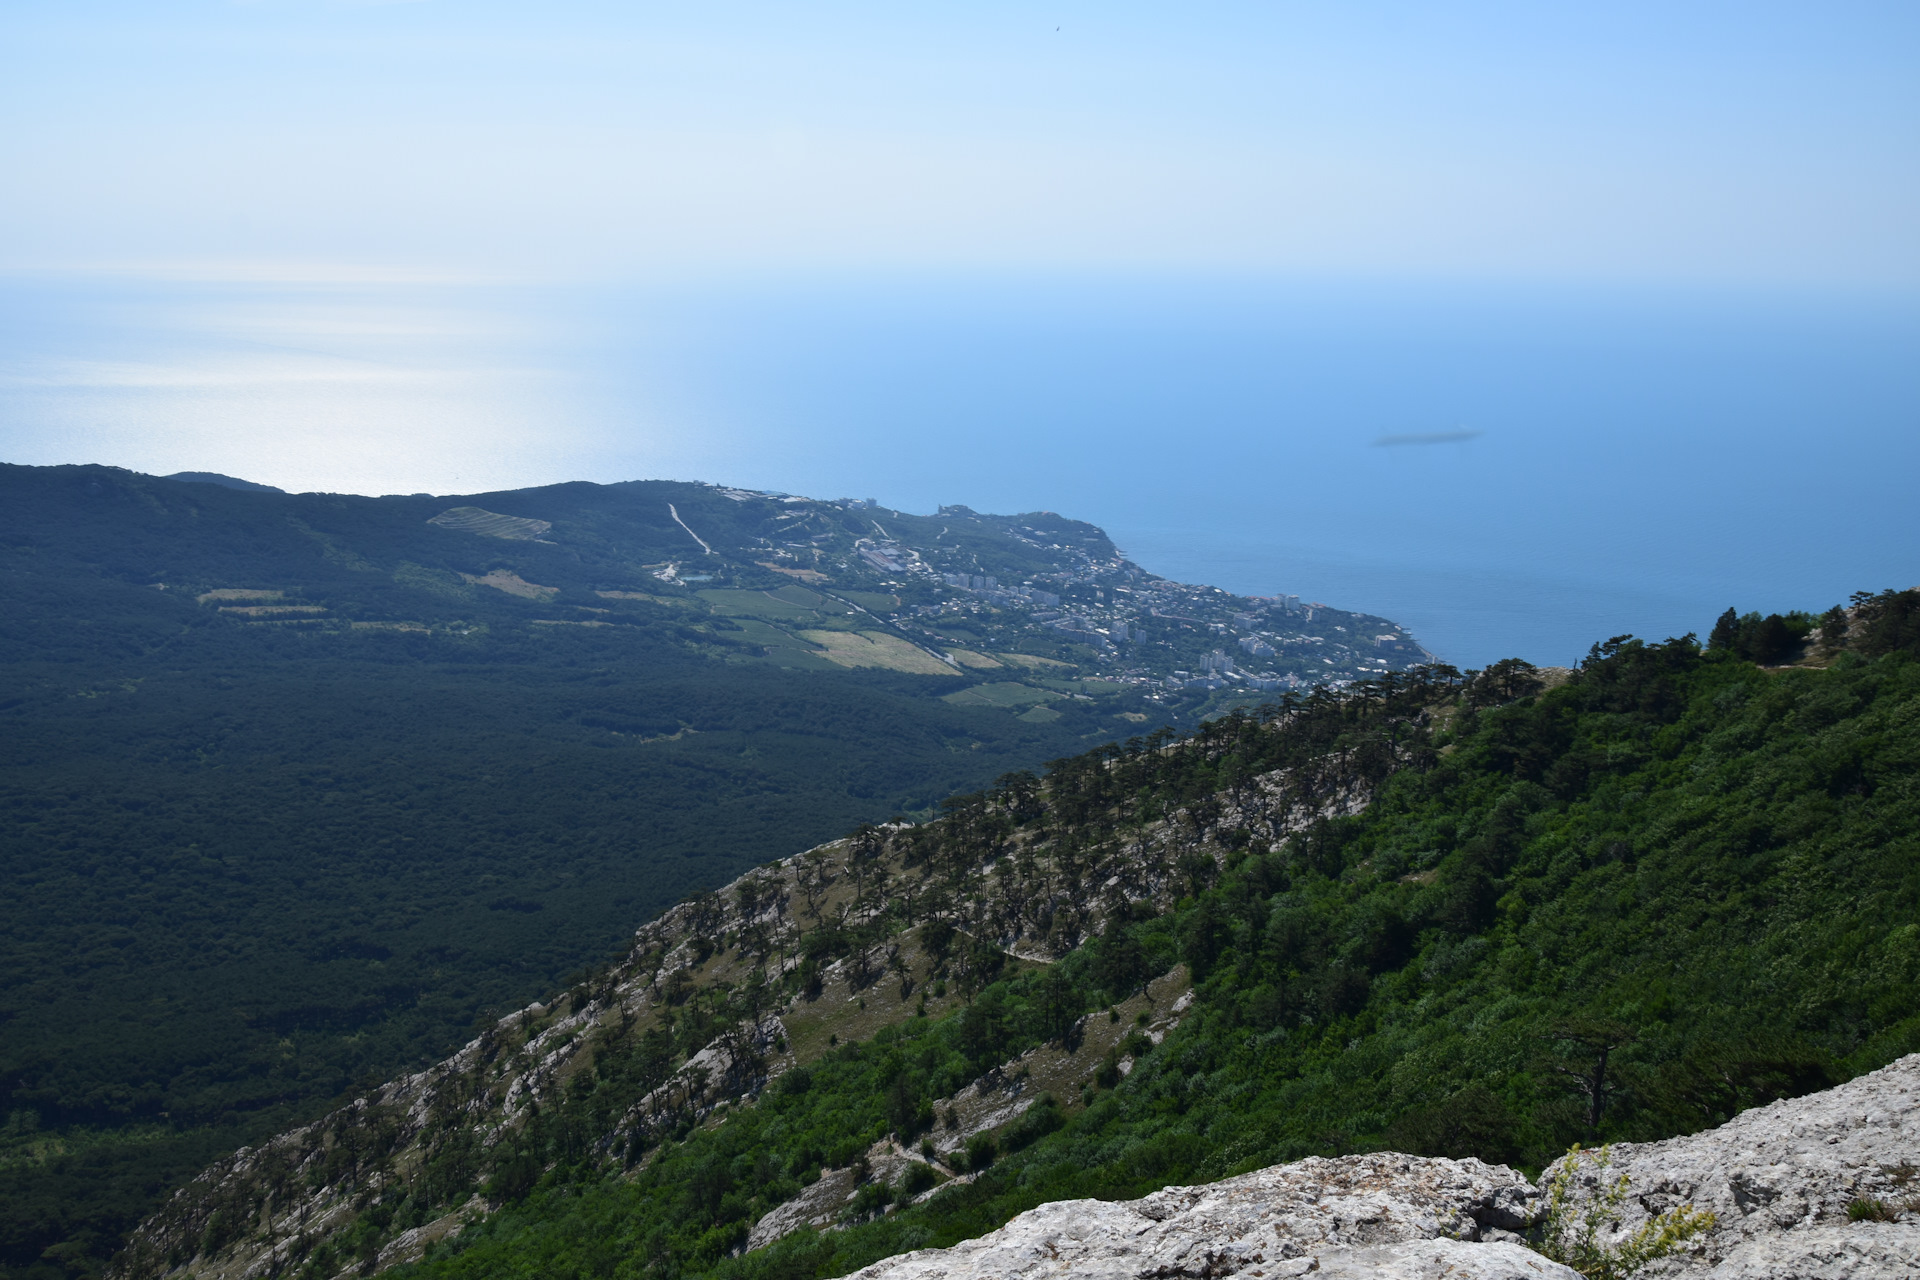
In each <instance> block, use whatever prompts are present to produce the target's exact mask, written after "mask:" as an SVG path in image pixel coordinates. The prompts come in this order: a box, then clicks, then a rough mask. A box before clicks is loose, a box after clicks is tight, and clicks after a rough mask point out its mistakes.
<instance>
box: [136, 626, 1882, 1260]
mask: <svg viewBox="0 0 1920 1280" xmlns="http://www.w3.org/2000/svg"><path fill="white" fill-rule="evenodd" d="M1916 620H1920V593H1915V592H1902V593H1895V592H1887V593H1882V594H1881V595H1879V596H1862V597H1856V600H1855V603H1854V607H1853V608H1852V609H1851V610H1837V611H1834V612H1830V613H1829V614H1828V615H1827V616H1826V617H1825V618H1824V619H1823V620H1821V621H1822V625H1821V626H1820V628H1819V630H1818V631H1817V632H1816V631H1814V630H1813V629H1812V628H1810V627H1803V628H1800V629H1799V632H1798V640H1797V643H1796V646H1795V648H1794V651H1793V652H1791V653H1788V654H1785V655H1778V656H1785V657H1788V658H1793V657H1799V658H1800V659H1801V660H1802V661H1801V663H1800V665H1795V666H1788V667H1772V668H1765V667H1761V666H1758V665H1756V664H1755V663H1754V662H1752V661H1750V660H1749V658H1748V657H1746V656H1743V655H1742V652H1741V651H1739V650H1738V648H1737V647H1736V641H1737V638H1738V636H1739V634H1740V623H1741V619H1740V618H1739V617H1738V616H1737V615H1736V616H1735V619H1734V626H1733V627H1732V628H1731V629H1730V630H1729V631H1726V632H1723V633H1722V635H1720V636H1719V637H1717V642H1716V643H1714V644H1713V645H1712V646H1710V647H1709V648H1707V649H1705V650H1703V649H1702V647H1701V646H1700V645H1699V644H1698V643H1697V642H1696V641H1695V640H1693V639H1692V638H1691V637H1688V638H1682V639H1678V640H1669V641H1666V642H1664V643H1646V642H1642V641H1639V640H1633V639H1628V638H1625V637H1621V638H1616V639H1614V640H1611V641H1608V642H1607V643H1606V644H1604V645H1599V646H1596V647H1595V649H1594V651H1593V652H1592V654H1591V655H1590V656H1589V657H1588V659H1587V660H1586V661H1585V662H1584V663H1582V664H1581V665H1580V667H1579V668H1578V670H1576V671H1573V672H1571V673H1550V672H1538V671H1535V670H1534V669H1532V668H1530V667H1528V666H1527V665H1526V664H1524V663H1519V662H1508V663H1502V664H1498V665H1497V666H1496V667H1494V668H1492V669H1490V670H1488V671H1486V672H1482V673H1479V674H1476V675H1471V676H1463V675H1461V674H1459V673H1455V672H1451V671H1449V670H1446V669H1444V668H1435V667H1429V668H1425V669H1423V670H1421V671H1419V672H1416V673H1413V674H1411V675H1406V676H1388V677H1385V678H1382V679H1379V680H1376V681H1371V682H1368V683H1366V684H1364V685H1359V686H1355V687H1354V688H1351V689H1349V690H1346V691H1344V692H1341V693H1331V692H1322V693H1316V694H1314V695H1311V696H1308V697H1304V698H1303V697H1297V696H1296V697H1289V698H1287V699H1284V700H1282V701H1281V702H1279V703H1277V704H1274V705H1272V706H1270V707H1268V708H1266V709H1264V710H1262V711H1260V712H1258V713H1246V712H1240V713H1235V714H1231V715H1228V716H1225V717H1222V718H1219V719H1216V720H1213V721H1211V722H1210V723H1208V724H1206V725H1205V726H1204V727H1203V728H1201V729H1199V730H1198V731H1197V732H1195V733H1194V734H1193V735H1192V736H1190V737H1187V738H1185V739H1174V738H1172V737H1171V736H1170V735H1165V734H1156V735H1153V736H1151V737H1147V738H1139V739H1133V740H1130V741H1128V742H1126V743H1124V744H1117V745H1114V746H1109V747H1102V748H1099V749H1096V750H1095V751H1093V752H1091V753H1085V754H1081V755H1078V756H1074V757H1069V758H1064V759H1060V760H1057V761H1055V762H1054V763H1053V764H1052V765H1051V766H1050V767H1049V769H1048V771H1047V773H1046V775H1045V777H1044V778H1043V779H1042V778H1036V777H1033V776H1031V775H1025V774H1020V773H1015V774H1011V775H1008V776H1006V777H1004V778H1002V779H1001V780H1000V781H999V782H998V783H996V785H995V786H994V787H993V788H991V789H989V790H987V791H985V792H980V793H973V794H966V795H961V796H957V797H955V798H953V799H952V800H950V801H948V802H947V803H946V805H945V806H944V809H945V815H944V816H943V817H942V818H940V819H938V820H937V821H933V822H929V823H922V824H919V825H894V826H888V827H884V828H873V827H866V828H862V829H860V830H858V831H856V832H855V833H854V834H853V835H852V836H851V837H849V838H848V839H846V840H844V841H841V842H838V843H836V844H835V845H832V846H829V847H827V848H824V849H821V850H817V851H815V852H814V853H812V854H809V855H807V856H806V857H803V858H799V859H793V860H789V861H787V862H783V863H780V864H777V865H775V866H772V867H769V868H766V869H763V870H761V871H758V872H755V873H753V874H751V875H749V876H748V877H745V878H743V879H742V880H741V881H739V882H737V883H736V885H734V886H733V887H732V888H731V889H729V891H728V892H726V893H725V894H722V895H718V896H711V897H706V898H701V899H697V900H695V901H692V902H689V903H687V904H684V905H683V906H681V907H679V908H676V910H675V911H673V912H671V913H669V914H668V915H667V916H665V917H663V918H662V919H661V920H660V921H658V922H656V923H654V924H652V925H649V926H648V927H647V928H645V929H643V930H642V931H641V933H640V935H639V936H638V938H637V939H636V943H635V946H634V948H633V950H632V951H631V953H630V954H629V955H628V956H627V957H626V958H625V959H624V960H622V961H621V962H620V963H618V964H616V965H614V966H613V967H611V968H609V969H607V970H605V971H603V972H601V973H598V974H596V975H593V976H591V977H590V978H588V979H586V980H584V981H582V982H580V983H579V984H577V985H575V986H574V987H573V988H572V989H571V990H570V991H568V992H567V993H566V994H565V995H564V996H562V997H559V998H557V999H554V1000H553V1001H551V1002H549V1003H547V1004H543V1005H537V1006H533V1007H531V1008H529V1009H527V1010H525V1011H524V1012H522V1013H521V1014H519V1015H516V1016H514V1017H510V1018H507V1019H504V1020H502V1021H501V1022H500V1023H498V1024H497V1025H495V1026H494V1027H492V1028H490V1029H489V1030H488V1031H487V1032H486V1033H485V1034H484V1035H483V1036H482V1037H481V1038H480V1039H478V1040H476V1041H475V1042H473V1043H472V1044H471V1045H469V1046H468V1048H467V1049H466V1050H465V1051H463V1052H462V1054H460V1055H459V1056H457V1057H456V1058H454V1059H451V1060H449V1061H448V1062H446V1063H444V1064H442V1065H441V1066H439V1067H436V1068H434V1069H433V1070H431V1071H428V1072H424V1073H421V1074H419V1075H416V1076H413V1077H410V1078H408V1079H406V1080H403V1081H397V1082H395V1083H393V1084H391V1085H389V1086H386V1087H384V1088H382V1089H379V1090H373V1091H369V1092H368V1093H367V1094H366V1095H365V1097H364V1098H363V1099H362V1100H360V1101H359V1102H357V1103H356V1104H354V1106H353V1107H351V1108H349V1109H347V1110H344V1111H342V1112H340V1113H338V1114H337V1115H335V1116H334V1117H332V1118H330V1119H328V1120H326V1121H324V1122H322V1123H321V1124H318V1125H316V1126H312V1127H310V1128H307V1129H303V1130H300V1131H298V1132H294V1133H290V1134H288V1135H285V1136H284V1137H283V1138H281V1139H279V1140H276V1141H275V1142H274V1143H272V1144H269V1145H267V1146H265V1147H263V1148H261V1149H259V1150H257V1151H254V1152H251V1153H248V1154H247V1155H246V1156H244V1157H242V1158H240V1159H238V1160H236V1161H232V1162H228V1163H225V1164H222V1165H221V1166H219V1167H218V1168H216V1169H215V1170H213V1171H212V1172H210V1173H209V1174H208V1175H207V1177H205V1178H204V1179H202V1180H201V1181H200V1182H197V1183H196V1184H195V1185H194V1186H193V1187H192V1188H190V1189H189V1190H188V1191H187V1192H185V1193H183V1194H182V1195H181V1196H180V1197H178V1198H176V1199H175V1200H174V1201H173V1202H172V1204H170V1206H169V1207H168V1209H167V1211H166V1212H165V1213H164V1214H162V1215H161V1216H160V1217H158V1218H156V1219H155V1220H154V1221H153V1222H152V1223H150V1224H149V1225H148V1227H147V1228H145V1229H144V1230H143V1232H142V1233H141V1235H140V1236H139V1237H138V1238H137V1240H136V1244H135V1247H134V1248H133V1249H132V1250H131V1251H130V1252H129V1253H128V1254H127V1255H126V1257H125V1258H124V1259H123V1261H122V1264H121V1265H122V1267H123V1268H124V1270H125V1272H126V1273H127V1274H130V1275H138V1276H143V1277H144V1276H150V1275H158V1274H161V1273H162V1272H164V1271H166V1270H168V1269H169V1268H171V1267H176V1266H180V1265H188V1264H190V1265H191V1267H192V1269H193V1270H194V1271H195V1272H196V1273H200V1274H219V1273H223V1272H225V1271H226V1270H227V1269H229V1268H233V1267H238V1266H241V1265H243V1264H244V1265H246V1266H249V1267H252V1268H255V1269H257V1271H258V1272H260V1273H265V1274H299V1275H312V1276H330V1275H335V1274H339V1273H341V1272H342V1271H343V1270H345V1269H350V1268H357V1269H361V1270H383V1269H386V1270H391V1269H394V1268H400V1269H402V1271H403V1272H404V1274H408V1275H415V1274H418V1275H423V1276H424V1275H436V1276H437V1275H458V1276H489V1277H494V1276H511V1275H527V1276H536V1275H537V1276H575V1275H578V1276H602V1275H604V1276H695V1275H715V1276H738V1277H748V1276H754V1277H760V1276H764V1277H775V1276H779V1277H787V1276H828V1275H835V1274H841V1273H844V1272H846V1271H848V1270H851V1269H853V1268H855V1267H857V1266H859V1265H861V1264H863V1263H865V1262H867V1261H870V1260H872V1259H875V1258H878V1257H882V1256H886V1255H888V1254H890V1253H893V1252H897V1251H900V1250H903V1249H909V1248H915V1247H920V1246H923V1245H930V1244H932V1245H938V1244H944V1243H949V1242H952V1241H954V1240H957V1239H961V1238H965V1237H968V1236H972V1235H975V1234H978V1233H980V1232H983V1231H986V1230H989V1229H991V1228H992V1227H993V1226H995V1225H997V1224H999V1223H1001V1222H1004V1221H1005V1220H1006V1219H1007V1218H1009V1217H1011V1216H1012V1215H1013V1214H1015V1213H1017V1212H1019V1211H1021V1210H1024V1209H1026V1208H1029V1207H1031V1206H1033V1205H1035V1204H1038V1203H1042V1202H1045V1201H1048V1200H1054V1199H1059V1198H1063V1197H1072V1196H1089V1195H1091V1196H1100V1197H1109V1198H1112V1197H1124V1196H1135V1195H1139V1194H1141V1193H1143V1192H1145V1191H1147V1190H1150V1189H1152V1188H1154V1187H1157V1186H1161V1185H1166V1184H1169V1183H1175V1182H1195V1181H1203V1180H1208V1179H1213V1178H1218V1177H1221V1176H1224V1175H1227V1174H1231V1173H1234V1172H1238V1171H1242V1170H1247V1169H1253V1168H1258V1167H1261V1166H1263V1165H1266V1164H1270V1163H1274V1162H1276V1161H1282V1160H1288V1159H1293V1158H1297V1157H1300V1156H1304V1155H1309V1154H1316V1153H1319V1154H1329V1153H1339V1152H1350V1151H1356V1150H1366V1149H1383V1148H1384V1149H1397V1150H1405V1151H1411V1152H1415V1153H1420V1154H1440V1155H1453V1156H1459V1155H1468V1154H1472V1155H1478V1156H1481V1157H1482V1158H1485V1159H1489V1160H1495V1161H1505V1162H1513V1163H1517V1164H1519V1165H1521V1166H1523V1167H1527V1168H1535V1169H1537V1168H1538V1167H1540V1166H1542V1165H1544V1164H1545V1163H1546V1162H1547V1161H1548V1160H1549V1159H1551V1158H1552V1157H1553V1156H1555V1155H1557V1154H1558V1153H1560V1152H1561V1151H1563V1150H1565V1148H1566V1147H1567V1146H1568V1145H1569V1144H1570V1143H1572V1142H1574V1141H1594V1140H1607V1139H1614V1138H1632V1139H1650V1138H1658V1137H1664V1136H1669V1135H1673V1134H1679V1133H1686V1132H1692V1131H1696V1130H1699V1129H1702V1128H1705V1127H1708V1126H1711V1125H1714V1124H1716V1123H1719V1122H1721V1121H1722V1120H1724V1119H1726V1118H1727V1117H1728V1116H1730V1115H1732V1114H1734V1113H1736V1112H1738V1111H1740V1110H1742V1109H1744V1108H1747V1107H1750V1106H1753V1105H1755V1104H1757V1103H1761V1102H1765V1101H1767V1100H1770V1099H1772V1098H1777V1097H1783V1096H1790V1095H1795V1094H1798V1093H1802V1092H1807V1091H1810V1090H1813V1089H1817V1088H1821V1087H1824V1086H1826V1085H1828V1084H1831V1083H1833V1082H1835V1081H1838V1080H1842V1079H1845V1078H1848V1077H1850V1076H1852V1075H1855V1074H1858V1073H1859V1072H1861V1071H1865V1070H1868V1069H1871V1068H1873V1067H1876V1066H1879V1065H1881V1064H1883V1063H1886V1062H1888V1061H1890V1060H1892V1059H1893V1058H1895V1057H1897V1056H1899V1055H1901V1054H1903V1053H1907V1052H1912V1051H1914V1050H1915V1049H1920V925H1916V924H1915V921H1916V920H1920V843H1917V842H1920V835H1917V834H1916V833H1920V643H1916V636H1915V628H1914V623H1915V622H1916ZM1754 621H1755V624H1756V626H1757V625H1758V624H1762V623H1765V622H1766V620H1765V619H1756V620H1754ZM1755 634H1758V632H1757V631H1756V632H1755Z"/></svg>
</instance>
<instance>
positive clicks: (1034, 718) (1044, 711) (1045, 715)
mask: <svg viewBox="0 0 1920 1280" xmlns="http://www.w3.org/2000/svg"><path fill="white" fill-rule="evenodd" d="M1014 718H1015V719H1016V720H1024V721H1026V722H1027V723H1028V724H1052V723H1053V722H1054V721H1055V720H1058V719H1059V718H1060V713H1059V712H1058V711H1055V710H1054V709H1053V708H1052V707H1029V708H1027V709H1026V710H1025V711H1023V712H1021V713H1020V714H1019V715H1018V716H1016V717H1014Z"/></svg>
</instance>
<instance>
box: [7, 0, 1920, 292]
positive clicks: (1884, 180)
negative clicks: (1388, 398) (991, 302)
mask: <svg viewBox="0 0 1920 1280" xmlns="http://www.w3.org/2000/svg"><path fill="white" fill-rule="evenodd" d="M1917 48H1920V6H1917V5H1914V4H1912V3H1910V2H1908V3H1890V4H1859V3H1835V2H1829V3H1820V4H1808V3H1797V4H1768V3H1754V2H1753V0H1744V2H1741V3H1684V4H1675V3H1672V2H1671V0H1663V2H1661V3H1610V4H1606V5H1597V4H1595V5H1568V4H1544V3H1512V4H1485V3H1478V4H1476V3H1448V4H1404V5H1393V4H1387V5H1381V4H1374V5H1366V4H1347V3H1341V4H1332V3H1327V4H1316V5H1299V4H1285V3H1272V2H1269V3H1259V4H1208V3H1194V2H1191V0H1189V2H1187V3H1181V4H1165V3H1160V4H1152V5H1144V4H1125V3H1114V2H1112V0H1103V2H1102V3H1097V4H1078V3H1053V4H1031V3H1029V4H1018V5H1006V4H994V3H981V2H978V0H975V2H972V3H967V4H944V5H935V4H926V3H899V2H895V3H887V4H835V3H793V2H792V0H786V2H784V3H778V4H750V3H728V2H726V0H720V2H715V3H702V4H697V5H689V4H674V5H664V4H650V3H636V2H633V0H624V2H622V3H568V2H567V0H544V2H542V3H538V4H528V3H491V2H485V0H470V2H466V3H457V2H454V0H426V2H422V3H401V4H382V3H326V2H300V0H263V2H259V3H169V2H167V0H139V2H137V3H118V4H116V3H93V2H89V0H51V2H36V0H9V3H7V4H5V5H4V6H0V60H3V61H0V175H3V176H0V182H3V183H4V184H5V186H4V199H0V262H4V264H5V265H9V266H15V267H20V266H27V267H39V266H56V265H57V266H102V265H114V266H124V265H137V266H141V267H146V268H153V267H167V268H172V269H190V270H195V271H203V272H204V271H208V270H212V269H226V270H248V271H253V272H261V273H266V274H269V275H276V274H289V273H292V274H303V273H305V274H311V273H320V274H326V273H328V272H339V271H344V270H347V269H349V268H352V269H358V270H361V271H375V272H378V273H383V274H384V273H393V274H399V275H403V276H404V275H409V274H435V273H441V274H454V275H465V274H469V273H474V272H486V273H506V274H520V273H535V274H540V273H552V272H563V273H568V274H579V275H592V276H596V277H604V276H606V275H607V274H609V273H616V272H641V273H658V272H662V271H670V272H681V271H689V270H691V271H710V270H715V269H724V270H734V271H737V270H748V271H759V270H766V269H769V268H816V267H842V266H847V265H860V266H874V267H886V268H896V267H925V266H943V267H945V266H964V265H980V264H991V265H996V266H1014V267H1018V266H1035V265H1039V266H1053V267H1058V266H1063V265H1071V266H1082V267H1084V266H1093V267H1100V268H1115V267H1118V268H1138V267H1143V266H1151V267H1160V268H1164V267H1190V266H1208V267H1230V268H1269V269H1270V268H1279V269H1290V270H1298V269H1305V270H1311V271H1314V272H1332V273H1365V274H1367V275H1372V276H1376V277H1377V276H1388V277H1392V276H1401V275H1409V274H1428V275H1433V274H1438V275H1445V276H1453V277H1479V276H1488V275H1494V276H1509V277H1511V276H1520V277H1527V278H1541V277H1546V278H1553V279H1567V278H1572V279H1592V278H1604V279H1608V280H1611V281H1615V282H1618V281H1621V280H1639V281H1658V282H1663V283H1671V282H1676V281H1682V282H1693V281H1710V282H1716V283H1728V282H1733V283H1743V284H1744V283H1764V284H1781V283H1785V284H1792V285H1798V286H1806V285H1813V286H1819V287H1827V286H1837V287H1846V288H1858V287H1868V288H1872V289H1875V290H1886V289H1894V290H1912V289H1913V288H1915V286H1916V285H1920V235H1916V234H1915V232H1916V227H1920V145H1917V143H1920V74H1916V49H1917Z"/></svg>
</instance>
